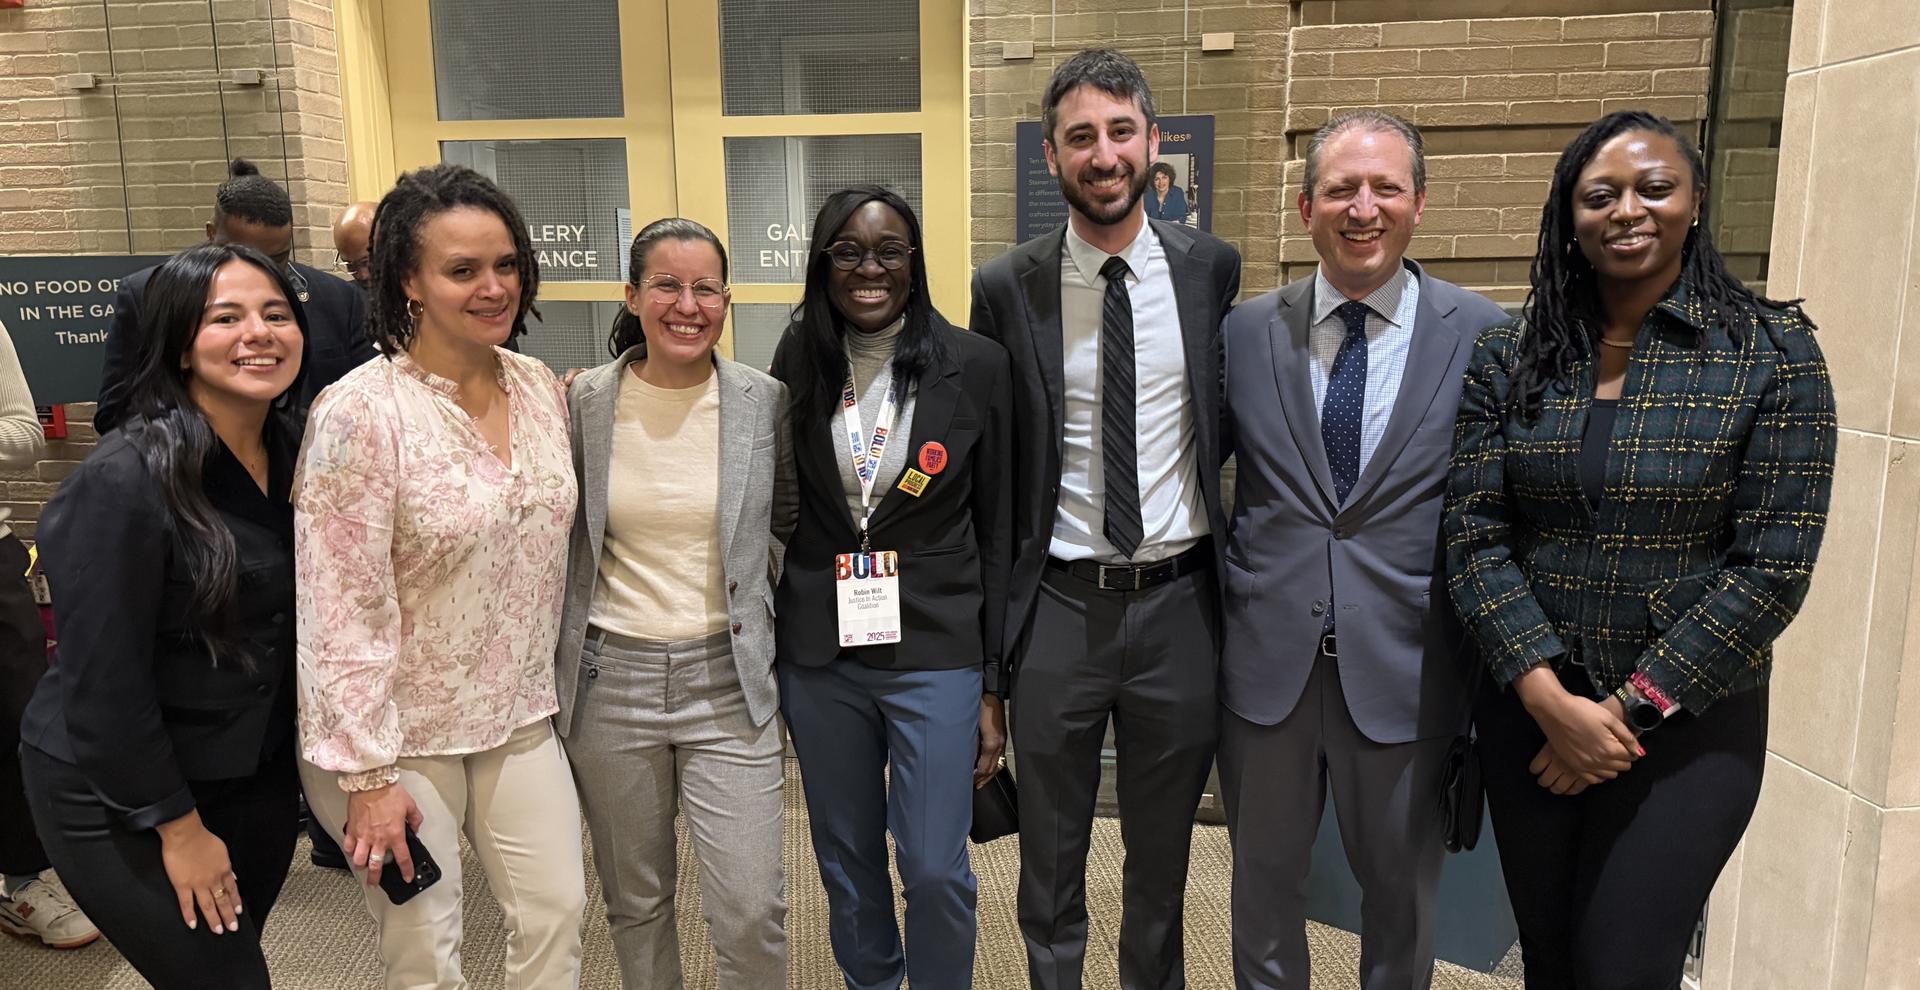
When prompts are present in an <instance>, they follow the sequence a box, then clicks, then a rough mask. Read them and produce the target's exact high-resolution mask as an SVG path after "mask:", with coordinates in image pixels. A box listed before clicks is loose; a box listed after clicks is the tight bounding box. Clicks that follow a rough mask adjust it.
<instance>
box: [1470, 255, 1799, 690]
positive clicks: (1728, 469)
mask: <svg viewBox="0 0 1920 990" xmlns="http://www.w3.org/2000/svg"><path fill="white" fill-rule="evenodd" d="M1525 332H1526V330H1525V327H1524V326H1523V325H1522V323H1521V321H1519V320H1517V319H1515V320H1508V321H1506V322H1504V323H1501V324H1498V325H1495V326H1492V327H1489V328H1487V329H1486V330H1484V331H1482V332H1481V334H1480V338H1479V340H1478V342H1477V343H1476V344H1475V346H1474V353H1473V356H1472V358H1471V359H1470V360H1469V362H1468V365H1467V375H1466V381H1465V383H1464V385H1463V387H1462V390H1461V397H1460V415H1459V418H1458V419H1457V420H1456V421H1455V426H1454V455H1453V463H1452V467H1451V470H1450V471H1449V473H1448V478H1447V497H1446V509H1445V516H1444V524H1443V526H1444V532H1445V539H1446V566H1447V586H1448V590H1449V592H1450V594H1451V595H1452V597H1453V601H1454V605H1455V607H1456V608H1457V609H1458V611H1459V613H1460V617H1461V619H1462V621H1463V622H1464V623H1465V624H1466V626H1467V628H1468V629H1469V630H1470V631H1471V633H1472V635H1473V637H1474V639H1475V640H1476V642H1477V644H1478V646H1479V649H1480V653H1481V656H1482V657H1483V658H1484V660H1485V662H1486V663H1487V664H1488V668H1489V670H1490V672H1491V676H1492V678H1493V680H1494V681H1495V683H1497V684H1500V685H1503V686H1504V685H1506V684H1507V683H1508V682H1510V681H1512V680H1513V679H1514V678H1515V677H1518V676H1520V675H1521V674H1522V673H1525V672H1526V671H1527V670H1528V669H1529V668H1532V667H1534V666H1535V665H1538V664H1542V663H1546V664H1550V665H1552V666H1553V667H1555V668H1556V669H1560V668H1563V667H1566V666H1567V665H1569V664H1581V665H1584V667H1585V671H1586V675H1587V677H1588V678H1589V679H1590V680H1591V682H1592V684H1593V687H1594V690H1595V692H1596V694H1598V693H1604V692H1608V691H1612V690H1613V689H1614V688H1615V687H1617V686H1618V685H1619V684H1620V683H1621V682H1623V681H1625V680H1626V679H1627V678H1628V677H1629V676H1631V675H1632V674H1633V673H1634V672H1635V671H1636V670H1639V671H1643V672H1645V673H1646V675H1647V676H1648V677H1649V678H1650V679H1651V680H1652V681H1653V683H1654V685H1655V686H1656V687H1658V688H1659V689H1660V690H1661V691H1662V692H1663V693H1665V694H1666V695H1667V697H1669V698H1672V699H1673V700H1674V701H1676V702H1679V703H1680V704H1681V705H1682V706H1683V707H1685V708H1686V709H1687V710H1689V711H1692V712H1696V713H1697V712H1700V711H1703V710H1705V709H1706V708H1707V707H1708V706H1710V705H1711V704H1713V702H1714V701H1716V700H1718V699H1719V698H1722V697H1724V696H1726V695H1728V694H1731V693H1733V692H1736V691H1741V690H1744V689H1748V688H1752V687H1755V686H1758V685H1760V684H1764V683H1765V682H1766V680H1767V677H1768V674H1769V672H1770V669H1771V666H1772V646H1773V641H1774V639H1775V638H1776V637H1778V636H1779V635H1780V633H1781V631H1782V630H1784V629H1786V627H1787V623H1789V622H1791V621H1792V620H1793V617H1794V614H1795V613H1796V612H1797V611H1798V610H1799V608H1800V604H1801V602H1802V601H1803V600H1805V598H1806V593H1807V583H1808V580H1809V579H1810V578H1811V576H1812V573H1813V562H1814V557H1815V556H1816V554H1817V553H1818V552H1819V549H1820V537H1821V532H1822V530H1823V529H1824V527H1825V525H1826V517H1827V497H1828V492H1829V490H1830V488H1831V487H1832V482H1833V458H1834V444H1835V419H1834V406H1833V387H1832V383H1831V382H1830V381H1829V379H1828V377H1827V366H1826V361H1825V360H1824V359H1823V358H1822V357H1821V354H1820V348H1819V345H1818V344H1816V343H1815V342H1814V338H1813V325H1812V324H1811V323H1809V322H1808V321H1807V319H1806V317H1805V316H1804V315H1803V314H1801V313H1800V312H1799V311H1798V310H1797V309H1790V310H1773V309H1762V311H1761V314H1760V320H1759V321H1758V323H1757V325H1754V326H1749V327H1744V328H1742V330H1741V332H1740V334H1739V339H1737V340H1736V339H1735V337H1734V335H1733V334H1731V333H1729V332H1728V328H1727V327H1726V326H1725V325H1724V324H1723V323H1721V322H1720V321H1719V320H1718V319H1717V318H1716V317H1715V316H1714V315H1713V311H1712V310H1711V309H1709V308H1708V307H1706V306H1705V305H1703V304H1701V303H1698V302H1695V301H1692V300H1690V299H1689V296H1688V291H1687V287H1686V286H1685V285H1684V284H1676V285H1675V287H1674V289H1673V290H1672V291H1671V292H1669V294H1668V295H1667V297H1666V298H1665V299H1663V300H1662V301H1661V302H1660V304H1659V305H1658V306H1656V307H1655V308H1654V309H1653V311H1652V312H1650V313H1649V314H1648V315H1647V318H1646V321H1645V322H1644V323H1643V324H1642V326H1641V330H1640V334H1639V336H1638V338H1637V339H1636V341H1635V344H1634V350H1633V361H1632V363H1631V364H1630V365H1629V366H1628V370H1627V379H1626V382H1625V384H1624V386H1623V388H1622V392H1621V397H1620V406H1619V414H1618V418H1617V420H1616V421H1615V423H1614V427H1613V434H1612V441H1611V446H1610V448H1609V450H1608V453H1607V461H1606V474H1605V493H1606V497H1605V499H1604V500H1603V501H1602V502H1601V503H1600V504H1599V505H1598V507H1597V508H1596V507H1595V506H1594V505H1593V504H1592V503H1590V502H1589V501H1588V500H1587V498H1586V496H1585V495H1584V494H1583V493H1582V492H1581V488H1580V475H1579V464H1580V446H1581V437H1582V434H1583V433H1584V431H1585V429H1586V425H1587V412H1588V409H1589V408H1590V406H1591V405H1592V401H1593V389H1594V376H1595V368H1596V366H1597V365H1596V362H1595V361H1594V359H1593V357H1592V355H1591V354H1589V355H1587V356H1586V357H1584V358H1582V359H1581V360H1580V361H1579V362H1578V363H1576V364H1575V365H1574V366H1573V368H1572V370H1571V372H1570V374H1569V375H1568V376H1567V378H1566V379H1564V380H1561V381H1556V382H1552V383H1549V385H1548V387H1547V390H1546V392H1545V394H1544V396H1543V397H1542V401H1541V408H1540V414H1539V417H1538V419H1537V420H1536V421H1535V422H1533V423H1525V422H1522V421H1521V419H1520V417H1519V415H1518V412H1517V409H1518V406H1519V403H1518V401H1517V396H1515V395H1513V394H1512V391H1513V373H1514V369H1515V366H1516V361H1517V358H1518V354H1519V347H1518V343H1519V341H1520V339H1521V337H1522V335H1523V334H1524V333H1525Z"/></svg>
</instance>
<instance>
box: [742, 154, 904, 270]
mask: <svg viewBox="0 0 1920 990" xmlns="http://www.w3.org/2000/svg"><path fill="white" fill-rule="evenodd" d="M726 154H727V235H728V236H727V245H728V247H729V248H731V250H732V252H733V261H734V275H733V280H734V281H735V282H741V283H754V282H762V283H764V282H800V281H804V280H805V278H806V271H807V238H808V236H809V235H811V234H812V230H811V229H810V225H811V224H812V223H813V215H814V214H815V213H817V212H819V210H820V204H821V202H822V201H824V200H825V199H826V198H827V196H828V195H830V194H832V193H833V192H835V191H837V190H840V189H844V188H846V187H847V186H851V185H863V184H864V185H880V186H886V187H887V188H889V189H892V190H893V191H894V192H896V193H899V194H900V197H901V198H902V199H904V200H906V201H907V205H909V206H911V207H913V211H914V212H915V213H916V214H917V213H920V212H921V209H920V135H918V134H860V135H845V136H830V137H749V138H727V147H726Z"/></svg>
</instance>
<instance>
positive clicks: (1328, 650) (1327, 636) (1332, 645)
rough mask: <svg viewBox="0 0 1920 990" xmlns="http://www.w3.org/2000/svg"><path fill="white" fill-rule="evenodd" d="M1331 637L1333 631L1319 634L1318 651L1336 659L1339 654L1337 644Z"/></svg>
mask: <svg viewBox="0 0 1920 990" xmlns="http://www.w3.org/2000/svg"><path fill="white" fill-rule="evenodd" d="M1333 637H1334V634H1333V633H1321V634H1320V652H1322V653H1325V654H1326V655H1327V656H1330V657H1334V658H1336V659H1338V658H1339V656H1340V650H1339V644H1338V643H1337V642H1335V640H1334V638H1333Z"/></svg>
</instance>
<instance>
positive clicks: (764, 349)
mask: <svg viewBox="0 0 1920 990" xmlns="http://www.w3.org/2000/svg"><path fill="white" fill-rule="evenodd" d="M795 301H798V297H797V296H796V297H795ZM792 313H793V304H792V303H734V304H733V359H734V360H735V361H738V362H740V363H741V364H744V365H746V366H747V367H749V368H758V369H760V370H761V371H765V370H767V368H768V366H770V365H772V364H773V349H774V348H775V347H778V346H779V345H780V335H781V334H783V333H786V332H787V319H788V317H789V316H791V315H792Z"/></svg>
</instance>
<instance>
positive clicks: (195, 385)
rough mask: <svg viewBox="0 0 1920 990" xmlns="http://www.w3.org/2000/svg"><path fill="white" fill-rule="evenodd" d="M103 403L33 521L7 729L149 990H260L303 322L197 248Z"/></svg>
mask: <svg viewBox="0 0 1920 990" xmlns="http://www.w3.org/2000/svg"><path fill="white" fill-rule="evenodd" d="M146 303H147V306H146V309H145V310H144V311H143V313H142V315H141V319H142V324H141V335H140V337H139V340H140V349H139V350H138V351H137V352H136V353H135V354H134V355H133V358H134V361H133V365H132V373H131V377H130V378H129V379H128V386H129V388H128V391H127V409H126V418H125V420H124V421H123V423H122V425H121V426H120V427H119V428H117V429H115V430H114V431H112V432H110V433H108V434H107V435H106V436H104V437H102V438H101V439H100V443H99V445H98V446H96V447H95V448H94V450H93V453H92V454H90V455H88V457H87V459H86V461H84V462H83V463H82V464H81V465H80V467H79V468H78V469H77V470H76V471H75V472H74V473H73V474H72V475H70V476H69V477H68V478H67V480H66V482H65V483H64V484H62V485H61V487H60V492H59V494H58V495H55V496H54V498H53V500H52V501H50V502H48V503H47V508H46V512H45V513H44V514H43V515H42V516H41V518H40V523H39V529H38V531H37V535H38V536H39V546H40V552H41V554H42V556H43V567H44V570H45V571H46V575H47V582H48V584H49V585H50V586H51V588H52V592H53V598H54V601H55V602H58V603H60V604H61V605H62V606H63V607H62V608H61V609H60V611H58V612H57V613H56V619H55V623H56V630H55V631H56V633H57V634H58V638H59V645H58V647H57V651H56V658H55V662H54V664H53V666H52V667H51V668H50V669H49V670H48V672H47V674H46V676H45V677H44V678H42V680H41V681H40V686H39V688H38V689H37V690H36V691H35V692H34V696H33V700H32V702H30V703H29V704H28V706H27V711H26V716H25V717H24V718H23V719H22V721H21V726H20V738H21V743H22V745H21V747H20V762H21V766H22V769H23V770H24V772H25V777H26V783H27V794H28V796H29V800H30V801H31V802H32V805H33V816H34V821H35V824H36V825H37V826H38V827H39V830H40V837H41V840H42V841H43V842H45V843H46V847H47V854H48V856H49V857H50V858H51V859H52V860H53V864H54V866H55V867H56V868H58V869H59V871H60V875H61V877H62V878H63V879H64V880H65V881H66V883H67V885H68V886H69V887H70V888H71V889H72V891H73V895H74V899H75V900H76V901H77V902H78V903H79V904H80V905H81V906H82V907H83V908H85V909H86V911H87V914H88V915H89V916H90V917H91V918H93V920H94V921H95V922H96V923H98V924H99V926H100V930H101V931H102V932H103V933H104V934H105V935H106V936H107V938H108V939H109V940H111V941H112V942H113V946H114V948H116V949H118V950H119V951H120V954H121V955H122V956H124V957H125V958H126V960H127V961H128V962H129V963H130V964H132V966H133V968H134V969H135V970H136V971H138V972H139V973H140V975H141V976H142V977H144V978H145V979H146V980H147V981H148V982H149V983H151V984H152V985H153V986H154V987H156V988H158V990H190V988H193V990H197V988H202V987H221V988H223V990H264V988H266V987H267V986H268V985H269V979H268V974H267V962H266V957H265V956H264V955H263V954H262V952H261V949H260V934H261V930H262V928H263V927H264V926H265V924H266V921H267V917H268V913H269V912H270V911H271V909H272V908H273V904H274V901H275V899H276V898H277V897H278V896H279V893H280V887H281V885H282V884H283V883H284V882H285V880H286V876H287V865H288V862H289V861H290V860H291V859H292V856H293V846H294V836H295V834H296V831H297V829H296V824H295V823H296V821H297V815H298V796H299V789H298V782H297V780H296V779H295V775H294V766H293V760H294V678H293V653H294V624H293V621H292V619H293V615H292V613H293V600H294V564H293V508H292V506H291V505H290V504H289V502H288V490H289V488H290V486H291V484H292V477H293V460H294V449H295V448H294V445H295V442H296V440H297V437H298V435H297V434H296V433H295V432H294V430H293V424H292V422H291V418H290V415H289V413H288V411H287V410H286V409H285V408H284V407H282V406H280V405H279V404H278V402H277V400H278V399H279V398H280V397H281V396H282V395H284V394H286V393H287V392H289V391H291V390H294V389H297V388H299V387H300V377H301V375H302V374H304V368H305V352H306V333H305V331H304V322H305V314H304V313H303V312H302V311H301V308H300V303H299V300H298V298H297V294H296V293H295V291H294V289H293V287H292V285H290V284H289V283H288V281H287V279H286V276H285V274H284V272H283V271H282V269H281V268H280V266H278V265H276V264H274V263H273V262H272V261H270V260H269V259H268V258H267V257H266V256H265V255H263V254H261V253H259V252H258V251H255V250H254V249H252V248H249V247H245V246H243V245H237V244H204V245H201V246H199V247H194V248H189V249H188V250H186V251H183V252H181V253H180V254H178V255H175V256H174V257H173V258H170V259H168V260H167V261H166V262H165V263H163V264H161V265H160V266H159V267H158V268H156V269H155V270H154V272H153V276H152V278H151V279H150V280H149V281H148V283H147V293H146Z"/></svg>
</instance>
